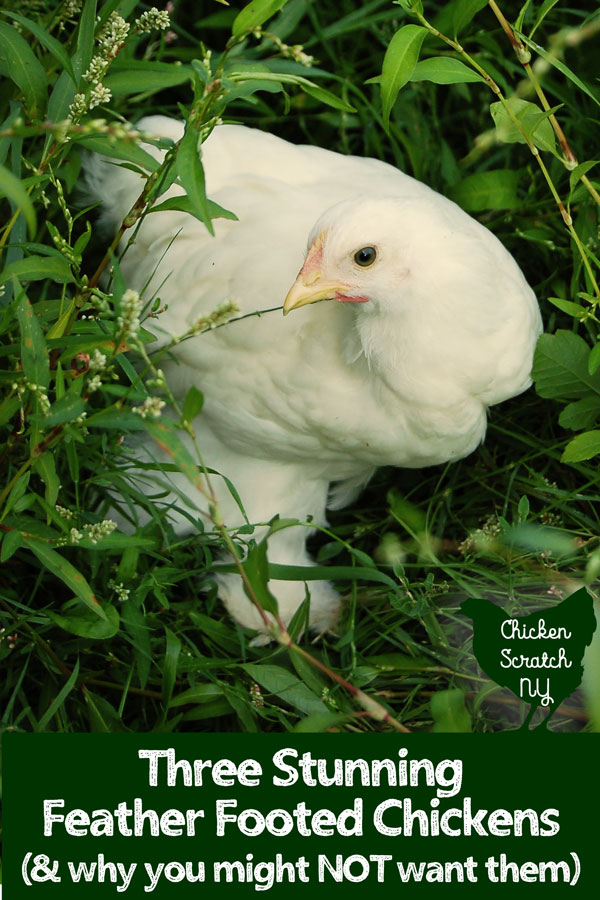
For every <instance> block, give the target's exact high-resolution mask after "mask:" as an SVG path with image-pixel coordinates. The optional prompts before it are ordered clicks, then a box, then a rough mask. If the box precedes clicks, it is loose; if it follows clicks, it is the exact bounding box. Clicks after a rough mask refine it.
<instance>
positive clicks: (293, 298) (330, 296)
mask: <svg viewBox="0 0 600 900" xmlns="http://www.w3.org/2000/svg"><path fill="white" fill-rule="evenodd" d="M343 290H348V286H347V285H345V284H342V283H341V281H323V280H322V279H321V278H317V279H315V281H314V282H313V283H312V284H307V283H306V282H305V281H304V279H302V278H301V277H300V276H298V278H297V279H296V281H295V282H294V284H293V285H292V287H291V288H290V290H289V292H288V295H287V297H286V298H285V301H284V304H283V314H284V316H287V314H288V313H289V312H291V311H292V310H293V309H298V308H299V307H300V306H307V305H308V304H309V303H316V302H317V300H334V299H335V294H336V292H337V291H343Z"/></svg>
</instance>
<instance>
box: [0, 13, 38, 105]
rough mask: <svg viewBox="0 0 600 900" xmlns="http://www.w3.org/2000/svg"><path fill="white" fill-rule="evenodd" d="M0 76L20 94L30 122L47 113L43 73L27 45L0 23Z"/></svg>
mask: <svg viewBox="0 0 600 900" xmlns="http://www.w3.org/2000/svg"><path fill="white" fill-rule="evenodd" d="M0 75H4V76H6V78H10V79H11V80H12V81H14V83H15V84H16V85H17V87H18V88H19V89H20V90H21V91H22V93H23V97H24V98H25V106H26V108H27V112H28V113H29V115H30V116H31V118H32V119H38V118H41V117H42V116H43V115H44V113H45V111H46V97H47V92H46V73H45V72H44V67H43V66H42V64H41V63H40V62H39V60H38V59H37V57H36V56H35V55H34V53H33V51H32V50H31V48H30V46H29V44H28V43H27V41H26V40H25V39H24V38H23V37H21V35H20V34H19V32H18V31H17V29H16V28H14V27H13V26H12V25H7V24H6V22H0Z"/></svg>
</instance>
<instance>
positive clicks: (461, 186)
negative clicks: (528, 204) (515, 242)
mask: <svg viewBox="0 0 600 900" xmlns="http://www.w3.org/2000/svg"><path fill="white" fill-rule="evenodd" d="M520 177H521V173H520V172H516V171H514V170H513V169H491V170H488V171H487V172H475V173H474V174H473V175H467V177H466V178H463V179H462V181H459V182H458V184H454V185H452V187H451V188H450V190H449V191H448V196H449V197H450V199H451V200H454V202H455V203H458V205H459V206H461V207H462V208H463V209H466V210H468V211H469V212H474V211H476V210H480V209H516V208H517V207H518V206H519V205H520V201H519V197H518V194H517V187H518V185H519V179H520Z"/></svg>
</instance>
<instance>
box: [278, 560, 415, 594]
mask: <svg viewBox="0 0 600 900" xmlns="http://www.w3.org/2000/svg"><path fill="white" fill-rule="evenodd" d="M269 576H270V577H271V578H273V579H275V580H276V581H323V580H327V579H331V580H332V581H338V580H339V581H375V582H377V583H378V584H385V585H386V586H387V587H389V588H392V589H393V590H395V591H396V590H398V584H397V582H395V581H394V580H393V579H392V578H390V576H389V575H386V574H385V572H381V571H380V570H379V569H367V568H365V567H364V566H286V565H282V564H281V563H269Z"/></svg>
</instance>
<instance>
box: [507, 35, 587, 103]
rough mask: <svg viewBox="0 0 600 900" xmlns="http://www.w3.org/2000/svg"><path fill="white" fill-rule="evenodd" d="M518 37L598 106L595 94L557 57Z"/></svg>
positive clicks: (523, 37) (530, 41) (528, 39)
mask: <svg viewBox="0 0 600 900" xmlns="http://www.w3.org/2000/svg"><path fill="white" fill-rule="evenodd" d="M518 37H520V38H521V40H522V41H523V43H525V44H527V46H528V47H530V48H531V49H532V50H535V52H536V53H538V54H539V55H540V56H541V57H542V59H545V60H546V62H547V63H550V65H551V66H554V68H555V69H558V71H559V72H562V74H563V75H564V76H565V77H566V78H568V79H569V81H572V82H573V84H575V85H577V87H578V88H579V90H580V91H583V92H584V94H587V95H588V97H590V98H591V99H592V100H593V101H594V103H597V104H598V106H600V100H599V99H598V97H597V96H596V94H595V93H594V92H593V91H592V90H591V88H590V87H589V86H588V85H587V84H586V83H585V82H584V81H582V80H581V78H579V77H578V76H577V75H576V74H575V72H572V71H571V69H569V67H568V66H566V65H565V64H564V62H563V61H562V59H558V57H556V56H554V54H553V53H548V51H547V50H545V49H544V47H540V45H539V44H536V43H535V41H532V40H531V39H530V38H527V37H525V35H524V34H520V33H518Z"/></svg>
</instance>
